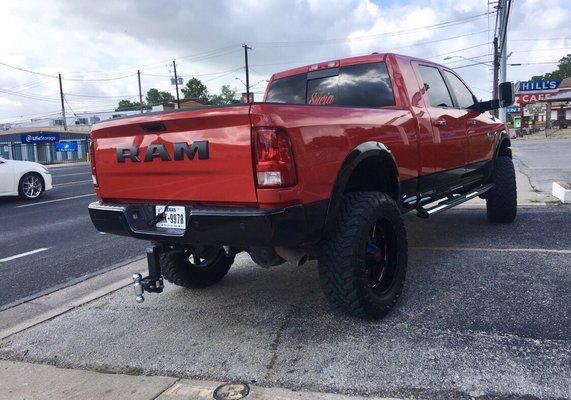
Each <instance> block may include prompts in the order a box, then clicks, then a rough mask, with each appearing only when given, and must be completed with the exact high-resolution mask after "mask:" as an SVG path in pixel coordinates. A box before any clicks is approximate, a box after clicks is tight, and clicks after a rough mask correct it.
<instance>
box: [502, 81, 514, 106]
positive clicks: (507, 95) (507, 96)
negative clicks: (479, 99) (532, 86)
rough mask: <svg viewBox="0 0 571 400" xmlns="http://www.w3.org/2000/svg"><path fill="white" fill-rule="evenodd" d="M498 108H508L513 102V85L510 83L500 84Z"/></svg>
mask: <svg viewBox="0 0 571 400" xmlns="http://www.w3.org/2000/svg"><path fill="white" fill-rule="evenodd" d="M499 94H500V107H509V106H511V105H512V104H513V103H514V101H515V91H514V84H513V83H512V82H502V83H500V87H499Z"/></svg>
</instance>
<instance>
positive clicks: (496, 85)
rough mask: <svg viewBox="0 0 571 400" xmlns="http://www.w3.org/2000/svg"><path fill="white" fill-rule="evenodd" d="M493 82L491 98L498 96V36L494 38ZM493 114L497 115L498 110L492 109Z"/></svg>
mask: <svg viewBox="0 0 571 400" xmlns="http://www.w3.org/2000/svg"><path fill="white" fill-rule="evenodd" d="M493 46H494V63H493V64H494V65H493V67H494V84H493V88H492V89H493V92H492V99H497V98H498V86H499V72H500V54H499V52H498V38H497V37H495V38H494V44H493ZM494 115H495V116H496V117H497V116H498V110H494Z"/></svg>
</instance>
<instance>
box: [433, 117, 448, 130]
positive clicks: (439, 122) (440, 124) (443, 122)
mask: <svg viewBox="0 0 571 400" xmlns="http://www.w3.org/2000/svg"><path fill="white" fill-rule="evenodd" d="M434 126H438V127H441V128H444V127H445V126H446V120H445V119H437V120H436V121H434Z"/></svg>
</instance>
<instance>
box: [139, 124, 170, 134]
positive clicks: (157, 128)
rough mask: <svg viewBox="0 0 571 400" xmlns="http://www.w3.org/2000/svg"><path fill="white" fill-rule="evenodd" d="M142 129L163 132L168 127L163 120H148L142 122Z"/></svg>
mask: <svg viewBox="0 0 571 400" xmlns="http://www.w3.org/2000/svg"><path fill="white" fill-rule="evenodd" d="M141 129H142V130H144V131H145V132H162V131H164V130H166V129H167V128H166V127H165V124H163V123H162V122H148V123H146V124H141Z"/></svg>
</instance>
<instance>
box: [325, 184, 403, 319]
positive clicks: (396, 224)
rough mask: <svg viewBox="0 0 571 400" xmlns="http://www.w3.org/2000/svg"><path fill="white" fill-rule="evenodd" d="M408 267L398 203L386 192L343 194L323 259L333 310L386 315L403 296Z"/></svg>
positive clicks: (329, 298)
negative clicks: (336, 219)
mask: <svg viewBox="0 0 571 400" xmlns="http://www.w3.org/2000/svg"><path fill="white" fill-rule="evenodd" d="M406 267H407V239H406V230H405V227H404V224H403V221H402V218H401V215H400V211H399V209H398V207H397V205H396V204H395V202H394V201H393V200H392V199H391V198H390V197H389V196H387V195H385V194H383V193H372V192H360V193H359V192H358V193H350V194H347V195H345V198H344V199H343V204H342V207H341V210H340V214H339V217H338V221H337V224H336V226H335V228H334V230H333V232H332V235H331V237H330V238H329V239H328V240H327V241H326V242H325V243H324V245H323V246H322V249H321V255H320V257H319V275H320V280H321V286H322V288H323V291H324V293H325V295H326V296H327V298H328V300H329V302H330V303H331V305H332V306H333V308H335V309H338V310H341V311H344V312H346V313H349V314H351V315H354V316H357V317H363V318H380V317H382V316H384V315H385V314H387V313H388V312H389V311H390V310H391V309H392V307H393V306H394V305H395V303H396V302H397V300H398V298H399V297H400V295H401V292H402V287H403V284H404V280H405V275H406Z"/></svg>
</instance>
